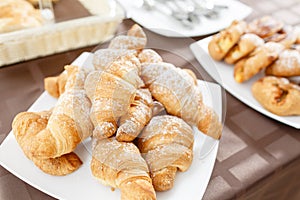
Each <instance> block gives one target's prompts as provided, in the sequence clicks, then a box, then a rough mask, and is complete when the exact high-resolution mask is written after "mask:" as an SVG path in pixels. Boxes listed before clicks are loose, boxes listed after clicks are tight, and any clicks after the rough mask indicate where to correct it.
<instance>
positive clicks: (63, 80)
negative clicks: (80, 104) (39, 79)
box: [44, 65, 93, 98]
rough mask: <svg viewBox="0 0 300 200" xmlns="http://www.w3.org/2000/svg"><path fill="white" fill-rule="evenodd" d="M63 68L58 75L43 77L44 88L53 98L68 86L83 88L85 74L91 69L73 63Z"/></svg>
mask: <svg viewBox="0 0 300 200" xmlns="http://www.w3.org/2000/svg"><path fill="white" fill-rule="evenodd" d="M64 68H65V70H64V71H63V72H62V73H61V74H59V75H58V76H53V77H47V78H45V79H44V87H45V90H46V91H47V92H48V93H49V94H50V95H51V96H53V97H55V98H58V97H59V96H60V95H61V94H62V93H64V92H65V90H66V89H68V88H73V87H76V88H83V85H84V81H85V77H86V74H88V73H89V72H90V71H92V70H93V69H87V68H79V67H77V66H74V65H66V66H65V67H64ZM67 81H68V84H67ZM66 84H67V85H66Z"/></svg>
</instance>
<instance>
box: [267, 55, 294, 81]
mask: <svg viewBox="0 0 300 200" xmlns="http://www.w3.org/2000/svg"><path fill="white" fill-rule="evenodd" d="M265 73H266V75H274V76H284V77H290V76H300V52H299V51H297V50H292V49H286V50H284V51H283V52H282V53H280V55H279V58H278V60H276V61H275V62H274V63H273V64H272V65H270V66H269V67H267V68H266V71H265Z"/></svg>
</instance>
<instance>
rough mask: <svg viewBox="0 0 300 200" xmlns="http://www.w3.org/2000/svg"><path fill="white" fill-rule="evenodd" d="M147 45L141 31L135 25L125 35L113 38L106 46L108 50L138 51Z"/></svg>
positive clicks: (144, 35)
mask: <svg viewBox="0 0 300 200" xmlns="http://www.w3.org/2000/svg"><path fill="white" fill-rule="evenodd" d="M146 43H147V38H146V34H145V33H144V31H143V29H142V28H141V27H140V26H139V25H137V24H135V25H133V26H132V27H131V28H130V29H129V30H128V32H127V35H119V36H117V37H115V38H113V39H112V40H111V42H110V44H109V46H108V48H109V49H132V50H137V51H140V50H142V49H143V48H144V47H145V46H146Z"/></svg>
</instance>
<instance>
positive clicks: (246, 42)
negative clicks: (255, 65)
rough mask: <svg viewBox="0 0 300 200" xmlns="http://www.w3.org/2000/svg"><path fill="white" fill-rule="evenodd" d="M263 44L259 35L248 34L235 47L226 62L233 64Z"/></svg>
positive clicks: (226, 57)
mask: <svg viewBox="0 0 300 200" xmlns="http://www.w3.org/2000/svg"><path fill="white" fill-rule="evenodd" d="M263 44H264V40H263V39H261V38H260V37H258V36H257V35H255V34H252V33H246V34H245V35H242V37H241V39H240V40H239V42H238V43H237V45H236V46H234V47H233V48H232V49H231V50H230V51H229V53H228V54H227V55H226V56H225V62H227V63H228V64H233V63H235V62H237V61H238V60H239V59H241V58H243V57H245V56H247V55H248V54H249V53H251V52H252V51H253V50H254V49H255V48H257V47H259V46H261V45H263Z"/></svg>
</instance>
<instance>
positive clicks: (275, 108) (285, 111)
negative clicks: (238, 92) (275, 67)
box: [252, 76, 300, 116]
mask: <svg viewBox="0 0 300 200" xmlns="http://www.w3.org/2000/svg"><path fill="white" fill-rule="evenodd" d="M252 94H253V96H254V98H255V99H256V100H257V101H258V102H259V103H260V104H261V105H262V106H263V107H264V108H266V109H267V110H269V111H270V112H272V113H274V114H276V115H281V116H288V115H300V104H299V102H300V87H299V86H298V85H296V84H293V83H290V82H289V80H288V79H286V78H278V77H274V76H266V77H263V78H261V79H260V80H258V81H257V82H255V83H254V84H253V86H252Z"/></svg>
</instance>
